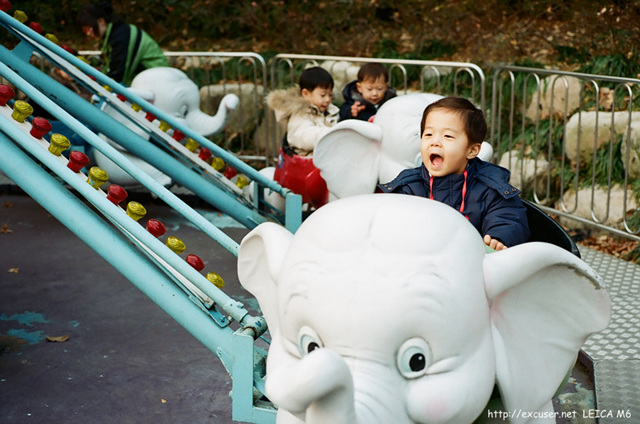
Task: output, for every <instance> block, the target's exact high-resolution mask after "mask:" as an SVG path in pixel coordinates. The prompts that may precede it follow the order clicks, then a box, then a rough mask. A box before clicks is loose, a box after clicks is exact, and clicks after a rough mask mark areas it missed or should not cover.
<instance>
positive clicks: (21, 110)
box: [11, 100, 33, 122]
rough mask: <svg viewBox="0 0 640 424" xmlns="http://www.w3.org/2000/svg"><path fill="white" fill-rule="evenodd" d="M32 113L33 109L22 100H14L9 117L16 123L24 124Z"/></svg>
mask: <svg viewBox="0 0 640 424" xmlns="http://www.w3.org/2000/svg"><path fill="white" fill-rule="evenodd" d="M32 113H33V107H31V105H30V104H29V103H27V102H25V101H23V100H16V101H15V103H14V104H13V113H12V114H11V117H12V118H13V119H15V120H16V121H18V122H24V120H25V119H27V118H28V117H29V116H31V114H32Z"/></svg>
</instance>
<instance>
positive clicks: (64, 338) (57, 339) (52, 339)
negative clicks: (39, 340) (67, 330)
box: [46, 336, 69, 343]
mask: <svg viewBox="0 0 640 424" xmlns="http://www.w3.org/2000/svg"><path fill="white" fill-rule="evenodd" d="M46 339H47V341H49V342H57V343H62V342H66V341H67V340H69V336H47V337H46Z"/></svg>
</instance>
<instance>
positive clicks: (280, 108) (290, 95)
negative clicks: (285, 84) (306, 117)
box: [267, 87, 320, 123]
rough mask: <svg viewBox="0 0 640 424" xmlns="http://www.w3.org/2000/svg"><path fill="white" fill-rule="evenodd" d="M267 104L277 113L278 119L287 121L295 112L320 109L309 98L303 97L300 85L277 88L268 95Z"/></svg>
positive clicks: (282, 121) (283, 121)
mask: <svg viewBox="0 0 640 424" xmlns="http://www.w3.org/2000/svg"><path fill="white" fill-rule="evenodd" d="M267 106H269V107H270V108H271V109H273V111H274V112H275V114H276V121H278V122H281V123H286V122H287V121H288V120H289V118H290V117H291V115H293V114H294V113H303V112H308V111H309V109H314V110H316V111H317V113H318V114H319V113H320V111H319V110H318V109H317V108H316V107H315V106H314V105H313V104H312V103H311V102H310V101H309V100H307V99H305V98H304V97H302V95H301V94H300V89H298V87H291V88H287V89H282V90H275V91H272V92H271V93H269V95H268V96H267Z"/></svg>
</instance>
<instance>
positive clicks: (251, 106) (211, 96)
mask: <svg viewBox="0 0 640 424" xmlns="http://www.w3.org/2000/svg"><path fill="white" fill-rule="evenodd" d="M226 94H235V95H237V96H238V98H239V99H240V103H239V104H238V108H237V109H236V110H235V111H233V112H232V113H231V116H230V117H229V121H228V123H227V129H228V131H230V132H232V133H236V132H241V133H245V134H247V133H250V132H251V131H252V130H253V129H254V128H255V127H256V125H257V122H258V121H259V119H258V118H259V117H260V116H261V115H262V114H263V108H264V105H263V103H264V95H265V94H264V87H263V86H262V85H256V84H251V83H241V84H226V85H222V84H212V85H205V86H203V87H201V88H200V109H201V110H202V111H203V112H205V113H208V114H210V115H215V113H216V112H217V110H218V107H219V105H220V100H222V98H223V97H224V96H225V95H226Z"/></svg>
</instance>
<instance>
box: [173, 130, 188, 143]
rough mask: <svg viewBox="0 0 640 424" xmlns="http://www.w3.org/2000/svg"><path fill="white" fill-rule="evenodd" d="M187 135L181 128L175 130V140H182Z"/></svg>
mask: <svg viewBox="0 0 640 424" xmlns="http://www.w3.org/2000/svg"><path fill="white" fill-rule="evenodd" d="M185 137H186V136H185V135H184V133H183V132H182V131H180V130H173V139H174V140H175V141H182V139H183V138H185Z"/></svg>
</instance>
